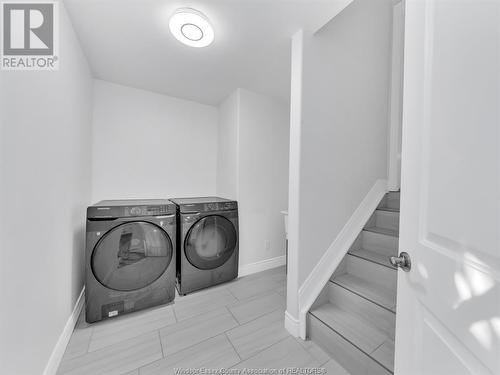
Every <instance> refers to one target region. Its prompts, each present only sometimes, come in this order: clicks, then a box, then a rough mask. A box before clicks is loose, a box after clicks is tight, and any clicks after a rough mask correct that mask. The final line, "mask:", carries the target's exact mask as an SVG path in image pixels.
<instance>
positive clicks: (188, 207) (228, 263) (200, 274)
mask: <svg viewBox="0 0 500 375" xmlns="http://www.w3.org/2000/svg"><path fill="white" fill-rule="evenodd" d="M171 201H172V202H174V203H175V204H176V205H177V215H178V228H177V230H178V245H177V290H178V292H179V294H180V295H185V294H187V293H190V292H193V291H195V290H198V289H203V288H207V287H210V286H212V285H216V284H220V283H223V282H226V281H229V280H232V279H235V278H236V277H238V244H239V242H238V203H237V202H236V201H232V200H229V199H224V198H219V197H201V198H177V199H171Z"/></svg>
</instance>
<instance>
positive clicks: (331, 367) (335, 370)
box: [321, 359, 350, 375]
mask: <svg viewBox="0 0 500 375" xmlns="http://www.w3.org/2000/svg"><path fill="white" fill-rule="evenodd" d="M321 367H323V368H324V369H325V370H326V374H327V375H350V374H349V373H348V372H347V370H346V369H345V368H343V367H342V366H341V365H339V364H338V363H337V362H336V361H335V360H333V359H331V360H329V361H328V362H327V363H325V364H324V365H322V366H321Z"/></svg>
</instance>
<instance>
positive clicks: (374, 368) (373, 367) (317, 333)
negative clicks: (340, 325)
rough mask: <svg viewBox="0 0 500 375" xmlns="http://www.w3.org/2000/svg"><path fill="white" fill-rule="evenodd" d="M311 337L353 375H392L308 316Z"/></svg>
mask: <svg viewBox="0 0 500 375" xmlns="http://www.w3.org/2000/svg"><path fill="white" fill-rule="evenodd" d="M307 331H308V332H309V337H310V338H311V339H312V340H313V341H314V342H315V343H317V344H318V345H319V346H320V347H322V348H323V349H324V350H325V351H327V352H328V353H329V354H330V355H331V356H332V357H333V358H334V359H335V360H336V361H337V362H338V363H339V364H340V365H341V366H342V367H344V368H345V369H346V370H347V371H348V372H349V373H351V374H353V375H390V374H391V373H390V372H389V371H387V370H386V369H385V368H383V367H382V366H381V365H379V364H378V363H377V362H375V361H374V360H373V359H371V358H370V357H368V356H367V355H365V354H364V353H363V352H362V351H360V350H359V349H358V348H356V347H355V346H354V345H352V344H351V343H349V342H348V341H346V340H345V339H344V338H343V337H342V336H340V335H339V334H337V333H336V332H335V331H333V330H331V329H330V328H329V327H328V326H326V325H324V324H323V323H322V322H321V321H320V320H318V319H316V318H315V317H313V316H311V315H310V314H308V330H307Z"/></svg>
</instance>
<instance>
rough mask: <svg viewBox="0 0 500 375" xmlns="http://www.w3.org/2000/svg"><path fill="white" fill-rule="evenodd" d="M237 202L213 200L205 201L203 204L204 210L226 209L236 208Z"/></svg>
mask: <svg viewBox="0 0 500 375" xmlns="http://www.w3.org/2000/svg"><path fill="white" fill-rule="evenodd" d="M237 208H238V204H237V203H236V202H213V203H205V204H204V206H203V210H204V211H226V210H236V209H237Z"/></svg>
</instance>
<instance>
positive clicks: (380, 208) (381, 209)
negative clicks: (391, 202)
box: [377, 206, 399, 212]
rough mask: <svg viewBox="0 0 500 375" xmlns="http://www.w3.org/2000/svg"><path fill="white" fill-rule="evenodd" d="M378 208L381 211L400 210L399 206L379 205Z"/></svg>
mask: <svg viewBox="0 0 500 375" xmlns="http://www.w3.org/2000/svg"><path fill="white" fill-rule="evenodd" d="M377 210H379V211H387V212H399V208H395V207H387V206H380V207H377Z"/></svg>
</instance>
